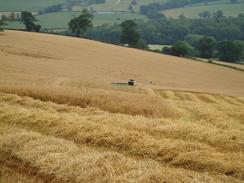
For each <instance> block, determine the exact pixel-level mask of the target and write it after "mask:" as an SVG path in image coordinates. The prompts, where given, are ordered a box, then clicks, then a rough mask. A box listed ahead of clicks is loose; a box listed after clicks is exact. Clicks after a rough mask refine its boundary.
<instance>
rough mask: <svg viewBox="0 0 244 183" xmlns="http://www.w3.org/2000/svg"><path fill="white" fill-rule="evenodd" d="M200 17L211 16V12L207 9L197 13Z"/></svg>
mask: <svg viewBox="0 0 244 183" xmlns="http://www.w3.org/2000/svg"><path fill="white" fill-rule="evenodd" d="M198 16H199V17H201V18H211V13H210V12H209V11H203V12H200V13H199V14H198Z"/></svg>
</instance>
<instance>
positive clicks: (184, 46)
mask: <svg viewBox="0 0 244 183" xmlns="http://www.w3.org/2000/svg"><path fill="white" fill-rule="evenodd" d="M192 51H193V47H192V46H191V45H189V44H188V43H187V42H185V41H179V42H177V43H175V44H174V45H173V46H172V47H171V54H172V55H175V56H187V55H191V53H192Z"/></svg>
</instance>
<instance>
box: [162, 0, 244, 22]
mask: <svg viewBox="0 0 244 183" xmlns="http://www.w3.org/2000/svg"><path fill="white" fill-rule="evenodd" d="M218 10H222V11H223V12H224V16H233V17H236V16H238V14H240V13H243V10H244V2H241V3H236V4H231V3H230V2H229V1H228V2H226V1H221V2H218V3H217V2H214V3H209V4H208V5H205V4H196V5H194V6H191V7H190V6H186V7H183V8H175V9H170V10H165V11H162V13H163V14H164V15H165V16H167V17H171V18H178V17H179V15H181V14H183V15H184V16H185V17H186V18H199V16H198V15H199V13H201V12H203V11H209V12H210V13H214V12H216V11H218Z"/></svg>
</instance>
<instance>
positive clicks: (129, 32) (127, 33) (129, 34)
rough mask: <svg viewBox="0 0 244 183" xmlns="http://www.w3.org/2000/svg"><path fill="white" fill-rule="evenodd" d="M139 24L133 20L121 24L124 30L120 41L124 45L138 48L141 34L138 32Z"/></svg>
mask: <svg viewBox="0 0 244 183" xmlns="http://www.w3.org/2000/svg"><path fill="white" fill-rule="evenodd" d="M136 26H137V24H136V23H135V22H134V21H133V20H126V21H124V22H122V23H121V24H120V27H121V29H122V31H121V37H120V41H121V43H123V44H128V45H129V46H131V47H137V45H138V43H139V40H140V34H139V33H138V32H137V31H136Z"/></svg>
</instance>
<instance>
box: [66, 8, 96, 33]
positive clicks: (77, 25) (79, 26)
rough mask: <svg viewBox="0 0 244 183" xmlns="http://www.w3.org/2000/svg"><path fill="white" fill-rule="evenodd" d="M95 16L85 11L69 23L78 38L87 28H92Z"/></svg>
mask: <svg viewBox="0 0 244 183" xmlns="http://www.w3.org/2000/svg"><path fill="white" fill-rule="evenodd" d="M92 20H93V14H91V13H90V12H89V11H88V10H86V9H85V10H83V11H82V14H81V15H80V16H78V17H74V18H72V19H71V20H70V22H69V24H68V25H69V29H70V30H71V32H72V33H74V34H75V35H76V36H77V37H80V36H82V35H83V34H84V33H85V31H86V30H87V28H89V27H92Z"/></svg>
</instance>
